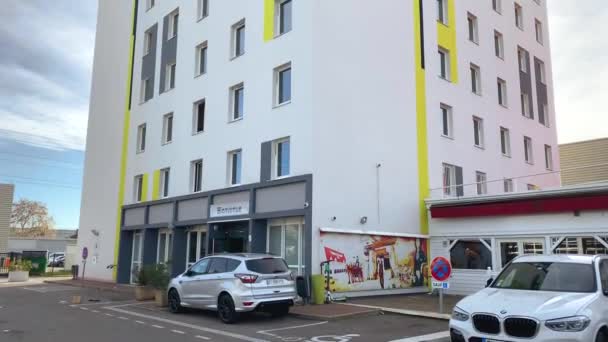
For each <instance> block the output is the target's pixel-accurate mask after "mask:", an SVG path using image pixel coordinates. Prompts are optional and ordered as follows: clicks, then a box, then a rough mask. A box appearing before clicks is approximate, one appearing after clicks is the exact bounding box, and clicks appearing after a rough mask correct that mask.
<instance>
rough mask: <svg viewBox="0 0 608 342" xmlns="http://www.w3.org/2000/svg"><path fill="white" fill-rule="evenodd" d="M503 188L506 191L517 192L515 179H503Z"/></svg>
mask: <svg viewBox="0 0 608 342" xmlns="http://www.w3.org/2000/svg"><path fill="white" fill-rule="evenodd" d="M503 190H504V192H505V193H512V192H515V188H514V186H513V179H511V178H505V179H504V180H503Z"/></svg>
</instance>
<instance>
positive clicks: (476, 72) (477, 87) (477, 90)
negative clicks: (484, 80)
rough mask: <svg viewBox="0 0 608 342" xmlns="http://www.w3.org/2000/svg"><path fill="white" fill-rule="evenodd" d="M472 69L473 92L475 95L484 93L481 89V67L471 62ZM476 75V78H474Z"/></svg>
mask: <svg viewBox="0 0 608 342" xmlns="http://www.w3.org/2000/svg"><path fill="white" fill-rule="evenodd" d="M469 67H470V71H471V92H472V93H473V94H475V95H479V96H481V95H482V89H481V68H480V67H479V66H477V65H476V64H473V63H471V64H470V66H469ZM474 77H475V79H473V78H474Z"/></svg>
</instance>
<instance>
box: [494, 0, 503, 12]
mask: <svg viewBox="0 0 608 342" xmlns="http://www.w3.org/2000/svg"><path fill="white" fill-rule="evenodd" d="M492 9H493V10H494V11H496V12H497V13H502V0H492Z"/></svg>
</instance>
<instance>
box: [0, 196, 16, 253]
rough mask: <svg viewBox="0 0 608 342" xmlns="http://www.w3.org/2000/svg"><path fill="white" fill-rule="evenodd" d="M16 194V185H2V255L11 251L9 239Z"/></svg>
mask: <svg viewBox="0 0 608 342" xmlns="http://www.w3.org/2000/svg"><path fill="white" fill-rule="evenodd" d="M14 193H15V186H14V185H12V184H0V253H6V252H8V251H9V250H8V249H9V248H8V237H9V233H10V224H11V212H12V210H13V195H14Z"/></svg>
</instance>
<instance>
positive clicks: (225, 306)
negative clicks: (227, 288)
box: [217, 294, 238, 324]
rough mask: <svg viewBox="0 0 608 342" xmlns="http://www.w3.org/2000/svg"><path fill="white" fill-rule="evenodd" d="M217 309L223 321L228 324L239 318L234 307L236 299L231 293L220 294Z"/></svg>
mask: <svg viewBox="0 0 608 342" xmlns="http://www.w3.org/2000/svg"><path fill="white" fill-rule="evenodd" d="M217 311H218V314H219V316H220V319H221V320H222V322H224V323H226V324H232V323H235V322H236V321H237V320H238V314H237V312H236V310H235V309H234V301H233V300H232V297H230V295H227V294H223V295H221V296H220V298H219V299H218V303H217Z"/></svg>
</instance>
